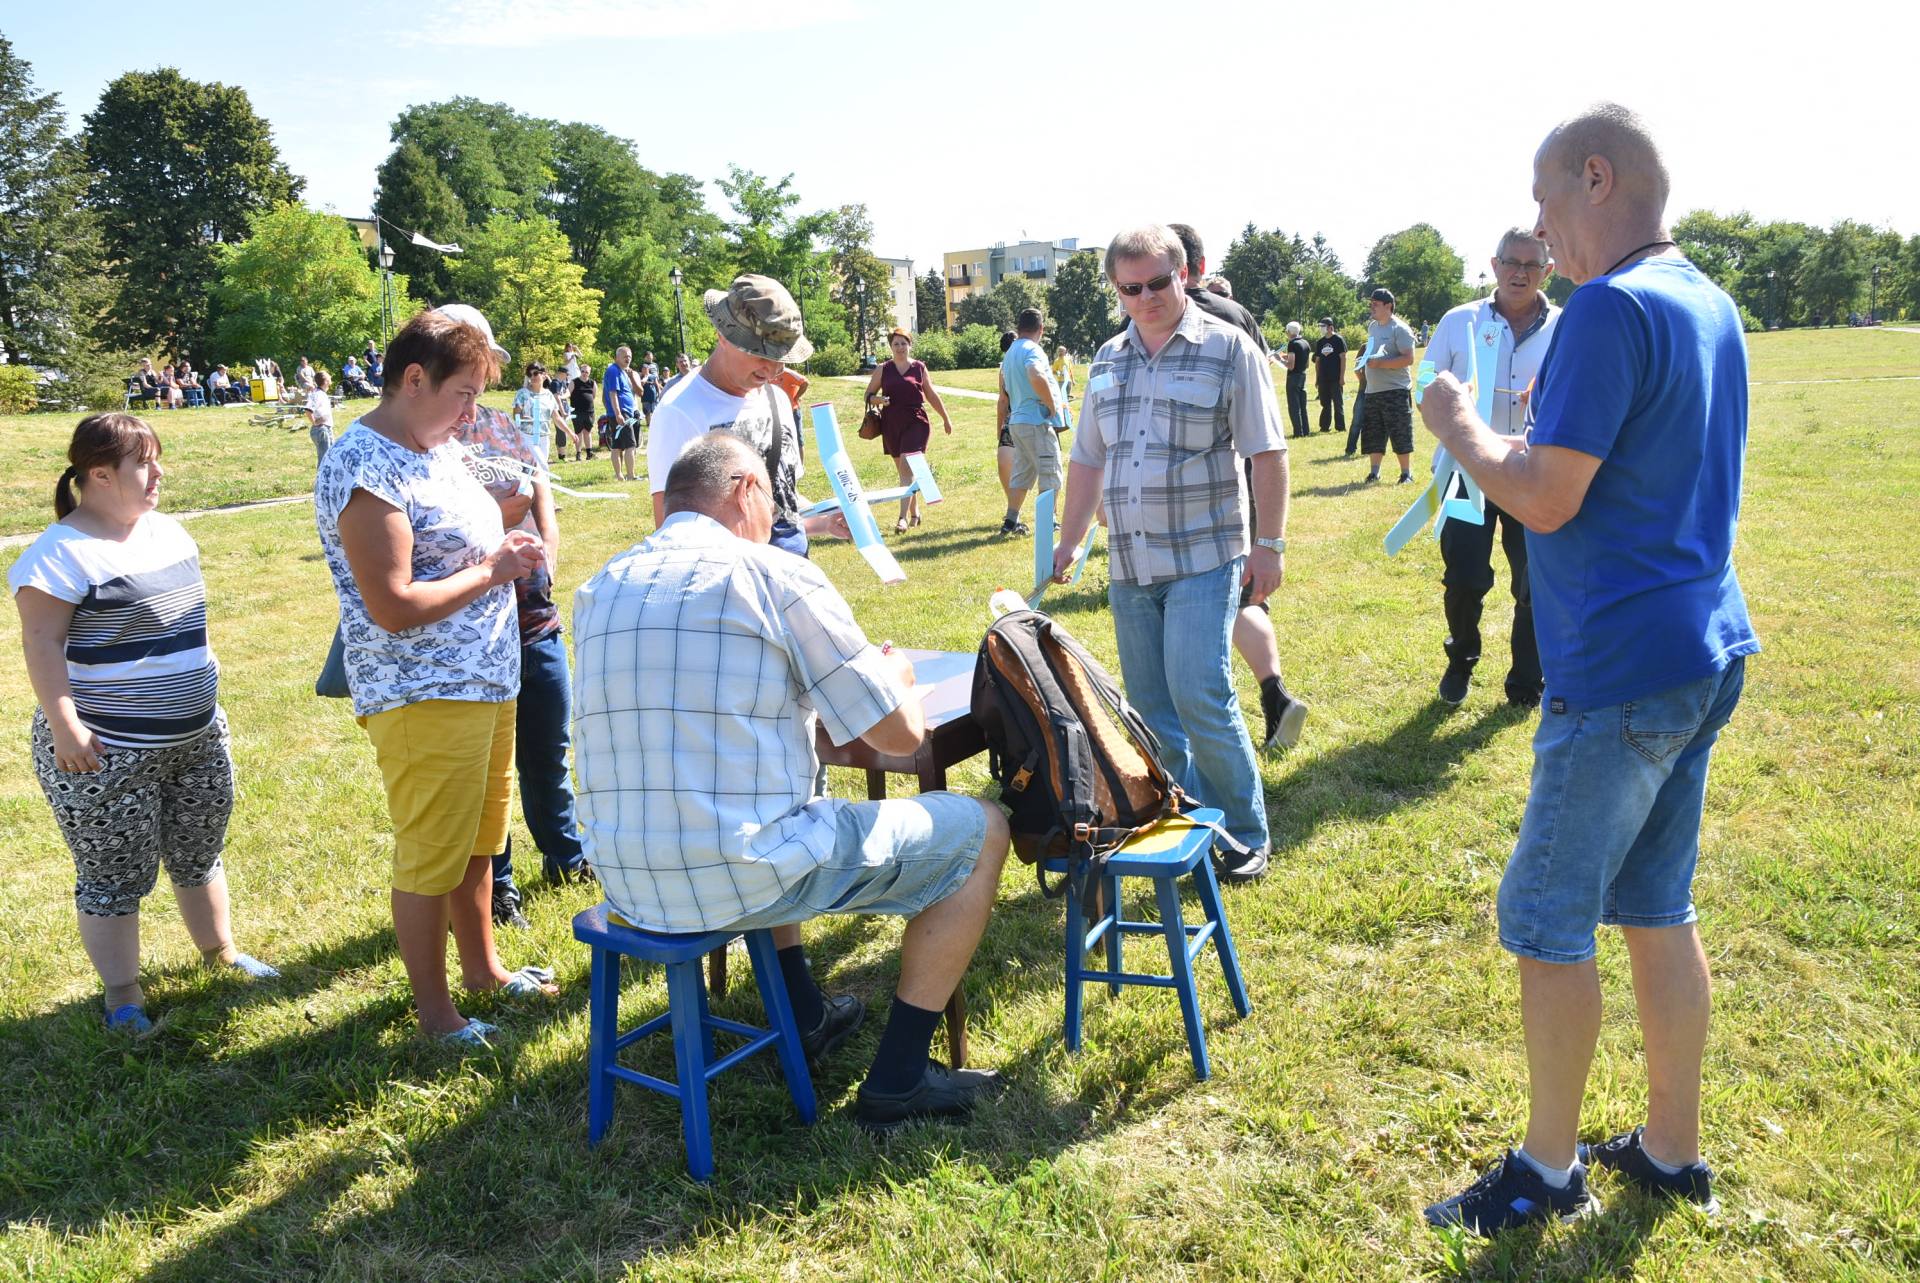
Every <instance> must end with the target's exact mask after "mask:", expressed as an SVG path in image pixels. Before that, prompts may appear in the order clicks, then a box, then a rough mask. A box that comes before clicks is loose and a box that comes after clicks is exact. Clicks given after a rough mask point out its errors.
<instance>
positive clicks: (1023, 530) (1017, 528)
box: [1007, 521, 1033, 539]
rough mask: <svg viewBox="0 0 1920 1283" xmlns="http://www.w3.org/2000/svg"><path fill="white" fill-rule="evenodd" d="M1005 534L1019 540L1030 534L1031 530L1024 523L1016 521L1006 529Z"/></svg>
mask: <svg viewBox="0 0 1920 1283" xmlns="http://www.w3.org/2000/svg"><path fill="white" fill-rule="evenodd" d="M1007 533H1008V534H1009V535H1012V536H1013V537H1014V538H1016V539H1019V538H1022V537H1024V536H1026V535H1030V534H1032V533H1033V528H1032V527H1031V526H1029V525H1028V524H1027V523H1026V522H1024V521H1016V522H1014V523H1013V524H1012V525H1011V526H1008V527H1007Z"/></svg>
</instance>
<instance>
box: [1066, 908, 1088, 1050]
mask: <svg viewBox="0 0 1920 1283" xmlns="http://www.w3.org/2000/svg"><path fill="white" fill-rule="evenodd" d="M1086 959H1087V915H1086V913H1085V911H1084V910H1083V908H1082V906H1081V904H1080V888H1079V887H1078V886H1077V885H1075V883H1074V881H1073V880H1072V878H1071V877H1069V878H1068V880H1067V1021H1066V1036H1067V1050H1068V1051H1079V1050H1080V1005H1081V1003H1082V1002H1083V1001H1084V999H1085V994H1084V990H1085V987H1086V986H1085V982H1084V981H1083V980H1081V978H1080V977H1081V975H1082V973H1084V972H1085V971H1086V969H1087V961H1086Z"/></svg>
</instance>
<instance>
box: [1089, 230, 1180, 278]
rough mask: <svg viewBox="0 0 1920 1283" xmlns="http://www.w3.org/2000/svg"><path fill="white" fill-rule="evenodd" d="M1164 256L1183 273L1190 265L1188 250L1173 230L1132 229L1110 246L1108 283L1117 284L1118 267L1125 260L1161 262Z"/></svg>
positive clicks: (1113, 241)
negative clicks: (1188, 264)
mask: <svg viewBox="0 0 1920 1283" xmlns="http://www.w3.org/2000/svg"><path fill="white" fill-rule="evenodd" d="M1162 254H1165V255H1166V256H1167V261H1168V262H1169V263H1171V264H1173V270H1174V271H1176V272H1177V271H1179V270H1180V269H1181V268H1183V267H1185V266H1186V265H1187V250H1186V247H1185V246H1184V245H1182V244H1181V243H1180V238H1179V237H1178V236H1175V235H1174V234H1173V229H1172V228H1171V227H1168V226H1167V225H1166V224H1164V223H1148V224H1146V225H1145V226H1143V227H1132V228H1128V229H1127V230H1126V231H1124V232H1121V233H1120V234H1119V235H1118V236H1115V237H1114V238H1113V240H1112V242H1111V243H1110V244H1108V246H1107V279H1108V280H1113V279H1114V276H1113V269H1114V265H1115V264H1116V263H1118V262H1119V261H1120V260H1121V259H1123V258H1159V257H1160V256H1161V255H1162Z"/></svg>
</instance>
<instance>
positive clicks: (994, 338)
mask: <svg viewBox="0 0 1920 1283" xmlns="http://www.w3.org/2000/svg"><path fill="white" fill-rule="evenodd" d="M953 363H954V368H956V369H961V370H991V369H993V368H994V367H996V366H998V365H999V364H1000V332H999V331H998V330H996V329H994V328H993V327H992V326H991V325H969V326H968V327H967V328H966V329H964V330H962V331H960V335H959V337H958V338H956V339H954V341H953ZM928 368H929V369H931V368H932V367H931V366H929V367H928Z"/></svg>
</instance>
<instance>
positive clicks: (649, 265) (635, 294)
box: [598, 232, 813, 363]
mask: <svg viewBox="0 0 1920 1283" xmlns="http://www.w3.org/2000/svg"><path fill="white" fill-rule="evenodd" d="M683 261H684V260H682V259H681V258H680V257H677V256H676V255H674V254H672V253H670V252H669V251H668V249H667V248H666V247H664V246H662V245H660V244H659V243H657V242H656V241H655V240H654V239H653V238H652V237H651V236H649V235H648V234H647V233H645V232H637V233H635V234H634V235H632V236H627V237H623V238H622V239H620V240H618V241H616V242H614V243H613V244H612V245H611V246H609V247H608V248H607V249H606V250H605V251H604V252H603V253H602V254H601V256H600V270H601V274H602V277H603V278H604V279H605V281H606V284H605V286H603V287H602V288H603V290H604V293H605V298H604V300H603V301H602V303H601V307H600V338H599V343H598V349H599V351H601V352H602V353H606V354H611V353H612V352H613V350H614V349H615V348H617V347H619V346H620V345H621V344H623V343H624V344H626V345H627V346H629V347H631V348H632V349H633V350H634V355H635V359H636V360H637V359H638V358H639V354H640V353H643V352H648V351H651V352H653V353H655V354H656V355H657V356H659V357H661V358H662V359H663V363H670V362H671V361H672V358H673V354H674V353H676V352H678V351H680V344H679V332H678V328H677V327H676V325H675V323H674V310H673V309H674V304H673V281H672V278H671V276H670V275H669V274H670V273H671V272H672V270H673V269H674V267H675V266H677V265H680V264H681V263H682V262H683ZM716 268H718V270H716ZM681 271H682V273H683V274H684V276H685V279H684V280H683V281H682V282H681V295H682V311H683V313H684V319H685V321H686V332H687V346H686V350H687V351H688V352H690V353H705V352H709V351H711V350H712V349H713V323H712V322H711V321H709V320H708V319H707V312H706V309H705V308H704V307H702V306H701V303H700V298H701V295H702V294H704V293H705V292H706V291H707V290H710V289H722V288H724V287H725V286H726V283H727V278H726V276H725V275H724V265H718V264H709V263H696V264H694V265H693V268H692V269H691V270H689V268H688V267H685V266H682V267H681ZM807 321H808V329H809V330H811V329H812V328H813V317H812V315H811V314H809V315H808V318H807Z"/></svg>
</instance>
